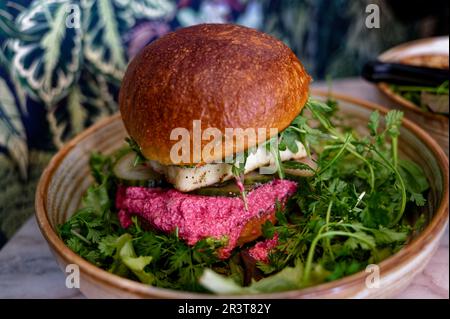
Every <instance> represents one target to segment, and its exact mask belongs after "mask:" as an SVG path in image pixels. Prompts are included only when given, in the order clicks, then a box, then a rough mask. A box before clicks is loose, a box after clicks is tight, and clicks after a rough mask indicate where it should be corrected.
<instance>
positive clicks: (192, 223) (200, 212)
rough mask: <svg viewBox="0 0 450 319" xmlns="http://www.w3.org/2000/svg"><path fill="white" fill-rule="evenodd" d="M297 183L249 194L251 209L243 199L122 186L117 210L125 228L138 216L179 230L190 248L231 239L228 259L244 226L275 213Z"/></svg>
mask: <svg viewBox="0 0 450 319" xmlns="http://www.w3.org/2000/svg"><path fill="white" fill-rule="evenodd" d="M296 189H297V184H296V183H295V182H292V181H288V180H274V181H272V182H269V183H266V184H264V185H261V186H260V187H258V188H256V189H254V190H252V191H251V192H249V193H248V195H247V205H248V209H247V210H246V209H245V207H244V203H243V201H242V199H241V198H239V197H214V196H201V195H192V194H186V193H182V192H179V191H177V190H175V189H161V188H146V187H136V186H130V187H123V186H121V187H119V189H118V190H117V195H116V207H117V209H118V210H119V220H120V223H121V225H122V227H124V228H127V227H129V226H130V225H131V219H130V217H131V216H133V215H137V216H139V217H140V218H142V219H144V220H145V221H147V222H149V223H150V224H151V225H152V226H153V227H155V228H156V229H158V230H160V231H163V232H165V233H170V232H173V231H175V229H176V228H178V236H179V237H180V238H181V239H183V240H185V241H186V242H187V244H188V245H194V244H195V243H196V242H198V241H199V240H201V239H204V238H208V237H212V238H216V239H219V240H220V239H223V238H224V237H225V238H227V239H228V244H227V246H226V247H224V248H223V249H221V250H220V252H219V257H220V258H228V257H229V255H230V253H231V251H232V250H233V249H234V248H235V247H236V246H237V244H238V239H239V236H240V234H241V231H242V229H243V228H244V226H245V225H246V224H247V222H249V221H250V220H251V219H252V218H260V217H265V216H268V215H269V214H271V213H273V211H274V209H275V203H276V202H279V203H280V204H282V205H283V204H284V203H285V202H286V200H287V199H288V198H289V197H290V196H291V195H292V194H294V193H295V191H296Z"/></svg>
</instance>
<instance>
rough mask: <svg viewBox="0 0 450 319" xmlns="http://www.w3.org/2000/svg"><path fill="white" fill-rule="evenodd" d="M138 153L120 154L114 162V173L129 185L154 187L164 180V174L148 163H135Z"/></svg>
mask: <svg viewBox="0 0 450 319" xmlns="http://www.w3.org/2000/svg"><path fill="white" fill-rule="evenodd" d="M135 159H136V154H135V153H134V152H133V151H130V152H127V153H125V154H123V155H122V156H120V157H119V158H118V159H117V161H116V162H115V163H114V167H113V173H114V175H115V176H116V177H117V178H118V179H119V180H120V181H122V182H123V183H124V184H126V185H129V186H149V187H152V186H153V187H154V186H156V185H158V184H159V183H160V182H161V181H162V176H161V175H160V174H158V173H156V172H155V171H154V170H152V169H151V168H150V166H149V165H148V164H146V163H141V164H137V165H135Z"/></svg>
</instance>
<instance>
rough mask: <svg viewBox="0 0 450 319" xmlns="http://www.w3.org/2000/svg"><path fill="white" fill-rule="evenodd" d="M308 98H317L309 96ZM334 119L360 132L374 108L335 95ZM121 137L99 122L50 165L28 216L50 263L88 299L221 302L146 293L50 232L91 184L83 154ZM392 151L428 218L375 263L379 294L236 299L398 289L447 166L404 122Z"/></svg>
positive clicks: (437, 211)
mask: <svg viewBox="0 0 450 319" xmlns="http://www.w3.org/2000/svg"><path fill="white" fill-rule="evenodd" d="M314 95H316V96H324V93H321V92H315V93H314ZM335 98H336V99H337V100H338V101H339V103H340V107H341V113H344V114H347V115H348V118H349V121H350V124H351V125H355V126H358V129H364V128H365V125H366V123H367V121H368V117H369V115H370V113H371V111H373V110H375V109H377V110H379V111H380V112H381V113H385V112H387V110H386V109H385V108H383V107H381V106H378V105H375V104H371V103H369V102H364V101H361V100H357V99H354V98H350V97H345V96H340V95H335ZM125 136H126V132H125V130H124V127H123V125H122V121H121V118H120V115H118V114H117V115H114V116H112V117H109V118H106V119H104V120H102V121H100V122H98V123H97V124H95V125H94V126H92V127H90V128H89V129H87V130H86V131H85V132H83V133H81V134H80V135H78V136H77V137H75V138H74V139H73V140H72V141H70V142H69V143H67V144H66V145H65V146H64V147H63V148H62V149H61V150H60V151H59V152H58V153H57V154H56V155H55V156H54V157H53V159H52V160H51V161H50V163H49V165H48V167H47V168H46V169H45V171H44V173H43V175H42V177H41V179H40V182H39V185H38V188H37V192H36V217H37V221H38V224H39V227H40V229H41V231H42V234H43V235H44V237H45V239H46V240H47V242H48V244H49V246H50V249H51V250H52V252H53V254H54V256H55V258H56V260H57V261H58V263H59V265H60V266H61V268H62V269H63V271H64V270H65V268H66V265H67V264H77V265H78V266H79V269H80V274H81V276H80V277H81V279H80V289H81V292H82V293H83V294H84V295H85V296H87V297H91V298H214V297H223V296H217V295H211V294H199V293H190V292H183V291H175V290H169V289H163V288H155V287H151V286H148V285H145V284H142V283H139V282H135V281H132V280H129V279H125V278H121V277H119V276H116V275H113V274H111V273H109V272H107V271H104V270H102V269H100V268H98V267H96V266H94V265H93V264H91V263H89V262H88V261H86V260H84V259H82V258H81V257H79V256H78V255H77V254H75V253H74V252H72V251H71V250H70V249H69V248H68V247H66V246H65V244H64V243H63V242H62V241H61V239H60V238H59V237H58V235H57V233H56V232H55V229H56V227H57V225H58V224H61V223H63V222H64V221H66V220H67V219H68V218H69V217H70V216H71V215H72V214H73V213H74V211H75V210H76V209H77V208H78V206H79V204H80V200H81V197H82V195H83V193H84V191H85V190H86V188H87V187H88V186H89V184H90V183H91V182H92V179H91V177H90V174H89V167H88V161H89V156H90V153H91V152H93V151H99V152H103V153H106V154H109V153H111V152H113V151H114V150H116V149H117V148H119V147H120V146H122V145H123V140H124V138H125ZM399 145H400V147H401V154H402V156H404V157H408V158H413V159H414V160H415V161H416V162H417V163H418V164H419V165H420V166H421V167H422V168H423V169H424V171H425V174H426V176H427V177H428V180H429V182H430V185H431V191H430V194H429V198H428V206H427V212H428V214H427V215H428V220H427V225H426V227H425V228H424V230H423V232H422V233H420V234H418V235H417V236H415V238H412V239H411V241H410V242H409V243H408V244H407V245H406V246H405V247H404V248H403V249H401V250H400V251H399V252H397V253H396V254H395V255H393V256H391V257H389V258H387V259H386V260H384V261H382V262H381V263H380V264H379V267H380V268H379V269H380V285H379V288H368V287H367V286H366V284H365V281H366V278H367V275H368V274H367V273H365V272H359V273H356V274H354V275H351V276H348V277H345V278H342V279H339V280H336V281H332V282H328V283H324V284H321V285H317V286H314V287H310V288H306V289H302V290H295V291H287V292H280V293H272V294H263V295H252V296H240V297H259V298H377V297H389V296H392V295H394V294H396V293H398V292H400V291H401V290H402V289H404V288H405V287H406V286H407V285H408V284H409V283H410V282H411V280H412V279H413V277H414V276H415V275H416V274H418V273H420V272H421V271H422V270H423V268H424V267H425V266H426V264H427V262H428V261H429V259H430V258H431V256H432V255H433V253H434V251H435V250H436V248H437V247H438V245H439V239H440V237H441V235H442V234H443V232H444V231H445V228H446V224H447V222H448V160H447V158H446V156H445V154H444V152H443V151H442V149H441V148H440V147H439V146H438V144H437V143H436V142H435V141H434V140H433V139H432V138H431V137H430V136H429V135H428V134H427V133H426V132H425V131H423V130H422V129H421V128H419V127H418V126H417V125H415V124H413V123H412V122H410V121H408V120H404V123H403V127H402V129H401V137H400V142H399Z"/></svg>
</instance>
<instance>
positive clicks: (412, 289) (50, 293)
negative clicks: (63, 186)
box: [0, 78, 449, 298]
mask: <svg viewBox="0 0 450 319" xmlns="http://www.w3.org/2000/svg"><path fill="white" fill-rule="evenodd" d="M314 86H315V87H322V88H324V87H325V86H324V84H323V83H320V82H319V83H316V84H315V85H314ZM333 90H335V91H338V92H340V93H346V94H351V95H353V96H355V97H360V98H363V99H366V100H369V101H372V102H377V103H379V104H382V105H385V106H394V104H393V103H392V102H391V101H390V100H388V99H387V98H386V97H384V96H383V95H381V94H380V93H379V92H378V91H377V90H376V89H375V88H374V87H373V86H372V85H370V84H368V83H366V82H364V81H362V80H360V79H356V78H353V79H344V80H338V81H334V82H333ZM448 244H449V231H448V228H447V231H446V232H445V234H444V236H443V237H442V239H441V244H440V246H439V248H438V250H437V251H436V253H435V255H434V256H433V258H432V259H431V261H430V262H429V264H428V265H427V267H426V268H425V269H424V271H423V272H422V273H421V274H419V275H418V276H417V277H415V279H414V280H413V282H412V283H411V285H410V286H409V287H407V288H406V289H405V290H404V291H403V292H402V293H400V294H399V295H397V296H395V298H449V246H448ZM0 298H84V297H83V295H82V294H81V293H80V292H79V290H77V289H69V288H66V286H65V276H64V273H63V272H62V271H61V269H60V268H59V267H58V265H57V264H56V261H55V259H54V258H53V256H52V254H51V252H50V250H49V248H48V246H47V243H46V241H45V240H44V238H43V237H42V235H41V233H40V231H39V229H38V226H37V224H36V221H35V219H34V217H32V218H30V219H29V220H28V221H27V222H26V223H25V224H24V225H23V226H22V228H21V229H20V230H19V231H18V232H17V233H16V234H15V235H14V236H13V238H11V240H10V241H9V242H8V243H7V244H6V245H5V246H4V247H3V248H2V249H1V250H0Z"/></svg>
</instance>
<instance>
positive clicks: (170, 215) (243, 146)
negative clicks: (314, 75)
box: [116, 24, 311, 260]
mask: <svg viewBox="0 0 450 319" xmlns="http://www.w3.org/2000/svg"><path fill="white" fill-rule="evenodd" d="M310 81H311V77H310V76H309V75H308V74H307V72H306V71H305V69H304V67H303V66H302V64H301V62H300V61H299V60H298V58H297V57H296V56H295V54H294V53H293V52H292V51H291V50H290V49H289V48H288V47H287V46H286V45H285V44H284V43H283V42H281V41H279V40H277V39H275V38H274V37H272V36H269V35H267V34H265V33H262V32H259V31H257V30H254V29H250V28H246V27H243V26H237V25H228V24H203V25H196V26H193V27H188V28H184V29H180V30H178V31H175V32H172V33H169V34H168V35H166V36H164V37H162V38H160V39H158V40H156V41H154V42H152V43H151V44H150V45H148V46H147V47H145V48H144V49H143V50H142V51H141V52H140V53H139V54H138V55H137V56H136V57H135V58H134V59H133V60H132V61H131V63H130V64H129V66H128V69H127V71H126V74H125V76H124V79H123V82H122V86H121V90H120V98H119V101H120V113H121V115H122V119H123V123H124V126H125V128H126V131H127V132H128V134H129V137H130V138H129V141H130V142H131V144H132V146H133V149H134V151H135V152H134V154H130V155H128V156H125V157H124V160H123V161H119V165H118V166H119V167H120V168H121V169H119V170H118V172H117V175H118V177H119V178H122V179H123V180H125V181H130V180H134V181H133V182H136V179H137V180H138V181H137V182H139V179H140V180H141V181H143V182H148V181H149V180H151V181H152V183H156V184H158V183H164V185H165V187H142V186H122V187H120V188H119V190H118V193H117V197H116V207H117V208H118V210H119V213H118V214H119V218H120V222H121V224H122V226H123V227H128V226H130V225H131V224H132V221H131V218H132V216H138V217H139V219H141V220H143V221H144V222H145V223H146V224H148V225H151V227H154V228H156V229H157V230H159V231H162V232H166V233H171V232H174V231H176V232H177V235H178V236H179V238H180V239H182V240H184V241H185V242H186V243H187V244H188V245H194V244H195V243H196V242H198V241H199V240H202V239H205V238H215V239H218V240H223V241H224V242H225V244H224V247H222V248H221V249H220V250H219V256H220V258H222V259H226V258H228V257H229V256H230V254H231V252H232V251H233V250H234V249H235V248H236V247H240V246H243V245H245V244H247V243H249V242H253V241H255V240H256V239H258V238H259V237H260V236H261V226H262V225H263V224H264V223H265V222H266V221H268V220H269V221H271V222H273V223H274V222H275V220H276V216H275V212H276V207H277V205H281V206H283V205H285V203H286V201H287V200H288V199H289V197H290V196H292V195H293V194H294V193H295V191H296V189H297V184H296V182H295V181H292V180H287V179H280V178H279V176H278V175H277V174H276V173H275V174H274V173H273V172H272V174H267V173H266V174H264V170H261V168H266V171H269V172H270V170H269V169H268V168H269V167H270V166H272V167H274V165H275V162H277V160H279V161H281V162H283V161H302V160H305V158H307V152H306V150H305V148H304V146H303V145H302V143H300V141H294V144H295V146H294V147H291V148H285V149H284V150H281V151H279V152H273V149H271V147H270V145H269V144H270V143H269V142H275V144H276V142H277V141H278V138H279V136H280V134H282V132H283V130H285V129H286V128H287V127H288V126H289V125H290V124H291V122H292V121H294V119H295V118H296V117H297V116H298V115H299V113H300V112H301V111H302V108H303V107H304V105H305V103H306V101H307V99H308V86H309V83H310ZM196 124H197V127H196ZM200 125H201V129H199V127H198V126H200ZM208 130H209V131H211V132H213V134H209V135H208V134H206V135H208V136H206V138H205V132H207V131H208ZM249 132H250V133H249ZM182 133H184V134H182ZM252 133H254V134H252ZM180 143H182V146H183V147H180ZM136 156H139V157H140V162H141V164H140V165H135V162H136ZM116 171H117V170H116ZM261 172H262V173H261ZM290 173H292V174H293V175H298V174H300V175H301V174H305V173H306V172H305V171H304V170H298V169H297V170H296V169H291V170H290ZM153 185H155V184H153ZM263 246H264V247H266V246H267V245H261V244H260V245H259V246H257V247H255V248H254V249H253V250H252V251H253V255H255V256H257V257H258V259H260V260H263V259H267V254H265V252H264V249H262V247H263Z"/></svg>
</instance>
